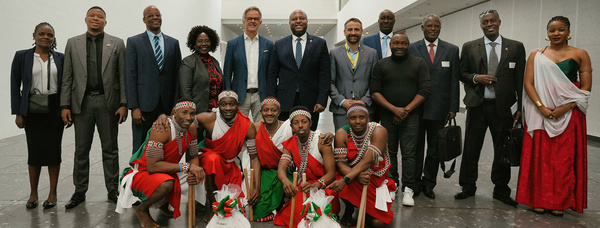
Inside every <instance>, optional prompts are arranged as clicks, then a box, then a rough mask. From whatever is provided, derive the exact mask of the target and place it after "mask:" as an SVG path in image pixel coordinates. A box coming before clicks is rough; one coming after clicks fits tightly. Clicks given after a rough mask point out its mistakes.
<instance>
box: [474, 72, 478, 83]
mask: <svg viewBox="0 0 600 228" xmlns="http://www.w3.org/2000/svg"><path fill="white" fill-rule="evenodd" d="M477 75H478V74H475V75H473V83H474V84H478V83H477V81H475V78H476V77H477Z"/></svg>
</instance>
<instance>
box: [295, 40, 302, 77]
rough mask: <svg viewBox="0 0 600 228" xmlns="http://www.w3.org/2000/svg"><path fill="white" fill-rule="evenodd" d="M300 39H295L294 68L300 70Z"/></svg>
mask: <svg viewBox="0 0 600 228" xmlns="http://www.w3.org/2000/svg"><path fill="white" fill-rule="evenodd" d="M300 41H302V38H300V37H298V39H296V66H297V67H298V69H300V63H302V44H301V43H300Z"/></svg>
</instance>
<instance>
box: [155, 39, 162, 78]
mask: <svg viewBox="0 0 600 228" xmlns="http://www.w3.org/2000/svg"><path fill="white" fill-rule="evenodd" d="M154 55H155V56H156V63H158V69H159V70H162V68H163V54H162V50H161V49H160V39H159V38H158V36H154Z"/></svg>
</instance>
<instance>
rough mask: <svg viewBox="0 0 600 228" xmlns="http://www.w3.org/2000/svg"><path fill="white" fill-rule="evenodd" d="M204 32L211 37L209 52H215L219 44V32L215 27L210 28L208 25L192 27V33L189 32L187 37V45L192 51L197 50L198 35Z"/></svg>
mask: <svg viewBox="0 0 600 228" xmlns="http://www.w3.org/2000/svg"><path fill="white" fill-rule="evenodd" d="M202 33H205V34H206V35H207V36H208V38H209V39H210V49H209V50H208V51H209V52H215V50H217V46H218V45H219V34H217V32H216V31H215V30H214V29H211V28H209V27H208V26H206V25H198V26H194V27H192V29H191V30H190V33H188V37H187V47H188V48H189V49H190V51H191V52H195V51H196V40H197V39H198V36H199V35H200V34H202Z"/></svg>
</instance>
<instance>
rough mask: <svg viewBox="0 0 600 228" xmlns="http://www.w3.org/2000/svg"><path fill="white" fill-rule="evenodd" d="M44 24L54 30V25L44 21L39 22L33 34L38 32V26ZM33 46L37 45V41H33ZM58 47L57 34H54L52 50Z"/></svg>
mask: <svg viewBox="0 0 600 228" xmlns="http://www.w3.org/2000/svg"><path fill="white" fill-rule="evenodd" d="M42 26H48V27H50V28H51V29H52V32H55V31H54V27H52V25H51V24H50V23H48V22H42V23H39V24H38V25H36V26H35V29H33V35H35V33H36V32H37V30H38V28H40V27H42ZM33 46H35V42H34V43H33ZM54 49H56V34H54V41H53V42H52V44H50V50H54Z"/></svg>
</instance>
